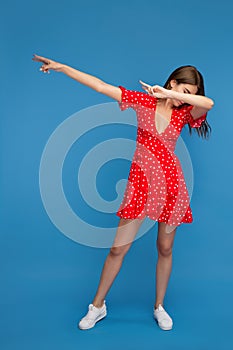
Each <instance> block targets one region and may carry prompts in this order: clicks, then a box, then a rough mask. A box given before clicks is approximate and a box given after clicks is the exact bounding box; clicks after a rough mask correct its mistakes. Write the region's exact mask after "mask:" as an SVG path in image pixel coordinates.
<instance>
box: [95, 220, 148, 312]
mask: <svg viewBox="0 0 233 350" xmlns="http://www.w3.org/2000/svg"><path fill="white" fill-rule="evenodd" d="M142 222H143V219H123V218H121V219H120V220H119V224H118V228H117V232H116V236H115V239H114V243H113V245H112V247H111V249H110V252H109V254H108V256H107V258H106V260H105V263H104V267H103V270H102V273H101V277H100V282H99V286H98V289H97V292H96V295H95V297H94V299H93V302H92V304H93V305H94V306H96V307H101V306H102V305H103V302H104V299H105V297H106V294H107V292H108V291H109V289H110V287H111V285H112V283H113V281H114V279H115V278H116V276H117V274H118V272H119V271H120V268H121V266H122V262H123V259H124V257H125V255H126V253H127V252H128V250H129V248H130V246H131V244H132V242H133V240H134V238H135V236H136V234H137V232H138V229H139V228H140V226H141V224H142Z"/></svg>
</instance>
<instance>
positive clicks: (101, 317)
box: [78, 311, 107, 329]
mask: <svg viewBox="0 0 233 350" xmlns="http://www.w3.org/2000/svg"><path fill="white" fill-rule="evenodd" d="M106 316H107V312H106V311H105V312H104V313H103V314H100V315H99V316H98V317H97V319H96V321H95V323H94V324H93V325H92V326H89V327H82V326H80V325H78V327H79V328H80V329H90V328H93V327H94V326H95V325H96V322H98V321H100V320H102V319H103V318H104V317H106Z"/></svg>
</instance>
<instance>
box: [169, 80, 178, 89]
mask: <svg viewBox="0 0 233 350" xmlns="http://www.w3.org/2000/svg"><path fill="white" fill-rule="evenodd" d="M170 85H171V87H172V88H173V87H175V86H176V85H177V81H176V80H175V79H172V80H171V81H170Z"/></svg>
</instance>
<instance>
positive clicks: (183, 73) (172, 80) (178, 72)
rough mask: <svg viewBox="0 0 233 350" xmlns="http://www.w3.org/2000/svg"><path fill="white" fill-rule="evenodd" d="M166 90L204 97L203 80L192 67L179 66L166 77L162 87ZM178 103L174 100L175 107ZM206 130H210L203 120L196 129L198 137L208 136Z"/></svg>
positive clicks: (190, 130)
mask: <svg viewBox="0 0 233 350" xmlns="http://www.w3.org/2000/svg"><path fill="white" fill-rule="evenodd" d="M163 87H164V88H166V89H169V90H170V89H171V90H175V91H178V92H182V93H191V94H196V95H202V96H205V88H204V79H203V76H202V75H201V73H200V72H199V71H198V70H197V68H196V67H194V66H190V65H187V66H181V67H179V68H177V69H175V70H174V71H173V72H172V73H171V74H170V76H169V77H168V79H167V81H166V83H165V84H164V86H163ZM180 104H181V103H180V102H179V101H177V100H176V101H175V100H174V105H175V107H179V106H180ZM186 105H187V104H186ZM208 128H209V129H210V130H211V127H210V125H209V124H208V122H207V120H205V121H204V122H203V123H202V125H201V126H200V127H199V128H196V130H197V133H198V135H199V136H202V137H203V136H204V137H205V138H206V137H207V135H208V132H209V131H208ZM189 132H190V134H191V132H192V129H191V127H190V125H189Z"/></svg>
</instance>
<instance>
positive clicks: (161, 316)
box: [154, 304, 173, 330]
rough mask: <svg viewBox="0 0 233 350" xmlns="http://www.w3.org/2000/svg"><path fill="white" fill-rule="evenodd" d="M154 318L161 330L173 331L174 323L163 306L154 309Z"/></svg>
mask: <svg viewBox="0 0 233 350" xmlns="http://www.w3.org/2000/svg"><path fill="white" fill-rule="evenodd" d="M154 318H155V320H156V321H157V322H158V325H159V327H160V328H161V329H163V330H169V329H172V326H173V321H172V319H171V317H170V316H169V315H168V313H167V312H166V311H165V310H164V308H163V306H162V305H161V304H159V305H158V307H157V308H156V309H155V308H154Z"/></svg>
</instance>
